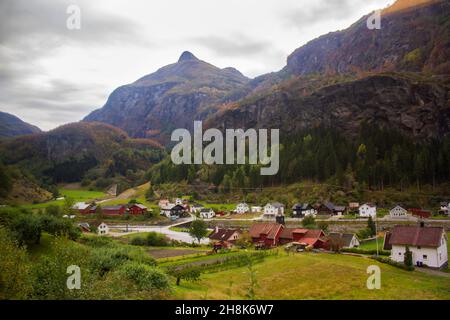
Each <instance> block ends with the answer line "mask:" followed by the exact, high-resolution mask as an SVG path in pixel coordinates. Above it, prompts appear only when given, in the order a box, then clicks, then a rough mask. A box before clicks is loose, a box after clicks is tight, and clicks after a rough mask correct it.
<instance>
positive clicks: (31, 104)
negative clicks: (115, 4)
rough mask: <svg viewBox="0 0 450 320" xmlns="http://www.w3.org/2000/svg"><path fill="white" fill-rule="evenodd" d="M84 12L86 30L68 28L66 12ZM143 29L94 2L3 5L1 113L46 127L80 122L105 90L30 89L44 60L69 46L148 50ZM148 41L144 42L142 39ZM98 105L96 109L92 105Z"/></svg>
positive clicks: (64, 85)
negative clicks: (74, 6) (75, 6)
mask: <svg viewBox="0 0 450 320" xmlns="http://www.w3.org/2000/svg"><path fill="white" fill-rule="evenodd" d="M74 3H76V4H78V5H79V6H80V8H81V29H80V30H69V29H67V28H66V19H67V17H68V15H67V13H66V9H67V7H68V5H70V4H74ZM142 29H143V28H141V26H139V25H137V24H136V23H135V22H133V21H130V20H128V19H125V18H123V17H121V16H115V15H111V14H105V13H104V12H100V11H99V10H97V9H96V7H95V2H94V1H86V0H78V1H69V0H59V1H55V0H34V1H25V0H2V1H0V105H1V107H2V110H4V111H7V112H11V113H14V114H18V115H20V114H22V115H26V118H30V117H33V118H35V119H39V120H38V121H39V122H40V123H44V126H46V127H52V126H54V124H55V123H60V122H68V121H72V120H79V119H80V118H82V117H83V116H85V115H86V114H87V113H88V112H89V111H91V110H92V109H93V108H94V107H97V106H98V104H100V103H102V101H104V100H103V99H105V97H101V96H99V92H101V91H102V89H104V92H107V90H106V88H103V86H102V85H99V84H95V83H91V84H89V83H84V84H80V83H74V82H73V83H72V82H70V81H67V80H65V79H51V80H50V81H49V82H47V83H45V85H44V86H42V87H40V86H39V87H31V86H29V85H28V82H29V80H30V79H32V78H33V77H35V76H39V75H45V70H42V67H41V66H40V63H39V61H40V59H42V58H46V57H48V56H51V55H52V54H55V53H56V52H57V50H58V49H60V48H66V47H77V46H78V47H80V46H83V47H91V48H96V47H99V48H100V47H101V48H105V47H108V46H111V47H112V48H113V47H114V46H117V45H125V44H126V45H133V46H142V47H149V46H151V45H152V44H151V43H150V42H148V41H147V40H145V39H146V37H145V36H142V34H141V32H142V31H141V30H142ZM143 39H144V40H143ZM90 102H91V103H92V102H94V103H98V104H96V105H91V103H90Z"/></svg>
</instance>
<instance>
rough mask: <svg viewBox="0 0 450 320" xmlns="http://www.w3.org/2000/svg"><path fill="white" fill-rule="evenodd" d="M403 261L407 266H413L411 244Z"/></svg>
mask: <svg viewBox="0 0 450 320" xmlns="http://www.w3.org/2000/svg"><path fill="white" fill-rule="evenodd" d="M403 263H404V264H405V266H407V267H412V265H413V259H412V252H411V250H409V246H406V249H405V256H404V259H403Z"/></svg>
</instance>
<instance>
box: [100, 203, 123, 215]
mask: <svg viewBox="0 0 450 320" xmlns="http://www.w3.org/2000/svg"><path fill="white" fill-rule="evenodd" d="M126 211H127V208H126V207H125V206H124V205H117V206H104V207H102V213H103V214H104V215H107V216H117V215H124V214H125V212H126Z"/></svg>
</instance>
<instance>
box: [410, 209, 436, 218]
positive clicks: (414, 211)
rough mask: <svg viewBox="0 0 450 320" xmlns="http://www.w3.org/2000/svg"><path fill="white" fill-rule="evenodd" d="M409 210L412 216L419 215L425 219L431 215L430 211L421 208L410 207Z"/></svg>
mask: <svg viewBox="0 0 450 320" xmlns="http://www.w3.org/2000/svg"><path fill="white" fill-rule="evenodd" d="M409 212H411V214H412V215H413V216H416V217H419V218H422V219H427V218H429V217H431V212H430V211H426V210H422V209H417V208H411V209H409Z"/></svg>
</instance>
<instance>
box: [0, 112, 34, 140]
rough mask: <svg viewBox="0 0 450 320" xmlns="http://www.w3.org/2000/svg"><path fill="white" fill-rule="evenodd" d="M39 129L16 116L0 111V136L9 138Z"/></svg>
mask: <svg viewBox="0 0 450 320" xmlns="http://www.w3.org/2000/svg"><path fill="white" fill-rule="evenodd" d="M40 131H41V130H40V129H39V128H38V127H36V126H33V125H31V124H29V123H26V122H23V121H22V120H20V119H19V118H18V117H16V116H14V115H12V114H9V113H6V112H1V111H0V138H9V137H15V136H20V135H25V134H32V133H37V132H40Z"/></svg>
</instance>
